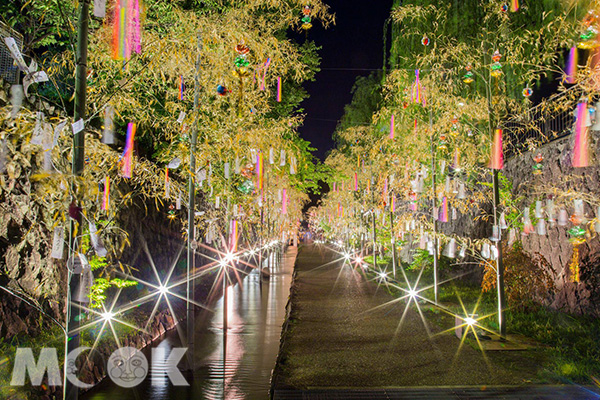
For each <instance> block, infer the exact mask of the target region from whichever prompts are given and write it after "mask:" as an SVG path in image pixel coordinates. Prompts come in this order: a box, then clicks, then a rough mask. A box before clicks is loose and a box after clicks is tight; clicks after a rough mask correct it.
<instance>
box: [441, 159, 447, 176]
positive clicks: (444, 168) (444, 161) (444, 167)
mask: <svg viewBox="0 0 600 400" xmlns="http://www.w3.org/2000/svg"><path fill="white" fill-rule="evenodd" d="M445 171H446V160H442V161H441V162H440V172H441V174H442V175H444V172H445Z"/></svg>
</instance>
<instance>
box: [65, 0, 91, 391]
mask: <svg viewBox="0 0 600 400" xmlns="http://www.w3.org/2000/svg"><path fill="white" fill-rule="evenodd" d="M80 3H81V7H80V9H79V21H78V22H77V50H76V52H77V54H76V67H75V113H74V115H73V119H74V121H79V120H80V119H84V120H85V114H86V113H85V106H86V105H85V102H86V94H87V58H88V56H87V55H88V26H89V22H90V20H89V19H90V12H89V6H90V0H83V1H81V2H80ZM84 159H85V129H84V130H82V131H81V132H79V133H77V134H75V135H73V160H72V173H73V175H74V176H75V177H77V176H81V174H82V173H83V165H84ZM71 190H72V195H73V196H74V201H77V200H78V197H79V196H78V191H77V182H76V181H75V180H74V181H73V184H72V186H71ZM75 222H76V221H75V220H73V219H71V221H70V224H69V258H71V257H73V256H74V252H75V249H74V245H75V234H76V232H77V228H78V227H77V226H76V225H75ZM79 229H81V226H79ZM80 281H81V275H80V274H73V273H71V271H69V272H68V277H67V315H66V321H67V324H66V325H67V326H66V332H67V334H66V336H65V362H64V371H63V373H64V378H63V379H64V385H63V399H66V400H77V398H78V397H79V388H77V387H76V386H75V385H73V384H72V383H71V382H70V381H69V380H68V379H67V364H68V363H67V355H68V354H69V353H70V352H71V351H72V350H74V349H76V348H78V347H79V333H75V334H73V335H72V336H71V335H70V332H72V331H76V330H77V329H78V328H79V320H80V318H81V308H80V307H75V309H73V307H72V306H71V304H72V303H73V301H72V300H71V298H72V295H73V293H72V291H74V290H77V289H78V288H79V284H80ZM78 305H79V304H76V306H78Z"/></svg>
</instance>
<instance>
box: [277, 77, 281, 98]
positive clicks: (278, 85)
mask: <svg viewBox="0 0 600 400" xmlns="http://www.w3.org/2000/svg"><path fill="white" fill-rule="evenodd" d="M277 102H278V103H281V77H280V76H278V77H277Z"/></svg>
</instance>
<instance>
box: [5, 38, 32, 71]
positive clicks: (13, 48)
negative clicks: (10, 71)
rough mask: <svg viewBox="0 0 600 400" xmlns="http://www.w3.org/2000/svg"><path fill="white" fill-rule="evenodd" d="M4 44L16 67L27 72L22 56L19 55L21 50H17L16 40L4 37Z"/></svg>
mask: <svg viewBox="0 0 600 400" xmlns="http://www.w3.org/2000/svg"><path fill="white" fill-rule="evenodd" d="M4 43H6V46H7V47H8V50H9V51H10V55H11V56H12V58H13V59H14V60H15V62H16V64H17V67H18V68H19V69H20V70H21V71H23V72H28V69H27V64H25V60H24V59H23V55H22V54H21V50H19V46H18V45H17V42H16V40H15V39H14V38H11V37H5V38H4Z"/></svg>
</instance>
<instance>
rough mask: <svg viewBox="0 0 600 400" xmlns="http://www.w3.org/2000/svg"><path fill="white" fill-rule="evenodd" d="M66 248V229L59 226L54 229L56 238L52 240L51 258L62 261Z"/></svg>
mask: <svg viewBox="0 0 600 400" xmlns="http://www.w3.org/2000/svg"><path fill="white" fill-rule="evenodd" d="M64 247H65V239H64V228H63V227H60V226H57V227H56V228H54V238H53V239H52V252H51V253H50V257H52V258H55V259H57V260H60V259H61V258H63V251H64Z"/></svg>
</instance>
